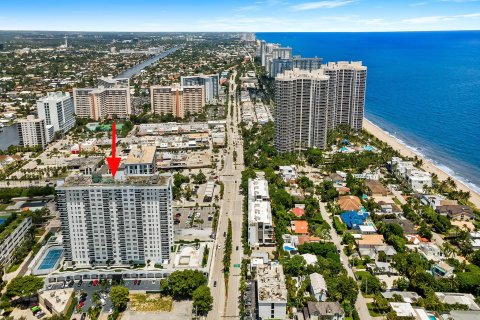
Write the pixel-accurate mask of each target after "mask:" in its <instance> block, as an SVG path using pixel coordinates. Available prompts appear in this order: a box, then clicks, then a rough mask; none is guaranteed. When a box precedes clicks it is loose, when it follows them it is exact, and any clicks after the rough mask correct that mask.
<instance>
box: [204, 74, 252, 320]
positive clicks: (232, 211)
mask: <svg viewBox="0 0 480 320" xmlns="http://www.w3.org/2000/svg"><path fill="white" fill-rule="evenodd" d="M235 76H236V72H235V73H233V75H232V76H231V78H230V82H229V85H230V93H229V94H230V95H231V96H233V99H229V104H228V110H227V124H226V132H227V137H228V144H227V146H225V150H226V152H225V157H224V167H223V170H222V171H221V172H220V180H221V181H222V182H223V184H224V187H225V189H224V195H223V200H222V203H221V210H220V216H219V219H218V228H217V233H216V242H215V244H216V245H215V248H214V250H213V259H212V265H211V267H210V275H209V286H210V289H211V291H212V296H213V306H212V310H211V311H210V312H209V314H208V317H207V318H208V319H212V320H214V319H215V320H217V319H221V318H224V317H226V318H239V316H240V315H239V308H238V306H239V300H238V299H239V297H240V268H238V267H234V265H240V264H241V262H242V258H243V246H242V221H243V211H242V203H243V195H240V193H239V191H240V190H239V187H240V180H241V173H242V171H243V168H244V167H243V143H242V141H241V133H240V132H239V123H238V121H237V118H238V117H237V112H238V106H237V92H236V89H237V87H236V84H235ZM234 151H236V153H237V157H236V161H235V160H234V156H233V154H234ZM228 220H230V221H231V222H232V255H231V264H230V274H229V277H228V285H227V283H225V278H224V273H223V256H224V252H225V237H224V234H226V233H227V229H228Z"/></svg>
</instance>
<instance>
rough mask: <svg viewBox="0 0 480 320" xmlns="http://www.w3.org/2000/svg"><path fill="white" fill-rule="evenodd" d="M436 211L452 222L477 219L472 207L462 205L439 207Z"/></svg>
mask: <svg viewBox="0 0 480 320" xmlns="http://www.w3.org/2000/svg"><path fill="white" fill-rule="evenodd" d="M436 211H437V212H438V214H440V215H442V216H446V217H448V218H449V219H450V220H456V221H469V220H472V219H474V218H475V216H474V214H473V210H472V208H471V207H469V206H464V205H460V204H455V205H445V206H439V207H437V209H436Z"/></svg>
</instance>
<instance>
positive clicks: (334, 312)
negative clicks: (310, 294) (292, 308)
mask: <svg viewBox="0 0 480 320" xmlns="http://www.w3.org/2000/svg"><path fill="white" fill-rule="evenodd" d="M303 317H304V319H305V320H343V319H344V317H345V311H344V310H343V308H342V306H341V305H340V303H339V302H311V301H309V302H307V306H306V307H305V308H303Z"/></svg>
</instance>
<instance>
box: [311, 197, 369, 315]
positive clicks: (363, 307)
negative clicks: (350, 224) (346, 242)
mask: <svg viewBox="0 0 480 320" xmlns="http://www.w3.org/2000/svg"><path fill="white" fill-rule="evenodd" d="M317 198H318V197H317ZM318 201H320V212H321V214H322V218H323V219H324V220H325V221H327V222H328V224H329V225H330V236H331V238H332V242H333V243H334V244H335V246H336V247H337V249H339V251H340V260H341V261H342V264H343V267H344V268H345V269H346V270H347V274H348V275H349V276H350V277H352V278H353V279H356V278H355V275H354V273H353V270H352V268H351V267H350V266H349V263H348V257H347V256H346V255H345V253H344V252H343V246H342V244H341V242H342V239H341V238H340V237H339V236H338V234H337V232H336V231H335V229H334V228H333V222H332V219H331V218H330V215H329V214H328V212H327V210H326V209H325V203H323V202H321V200H320V199H319V198H318ZM355 309H357V312H358V315H359V316H360V319H362V320H371V319H372V317H371V316H370V313H369V312H368V308H367V302H366V301H365V298H364V297H363V296H362V294H361V292H360V291H359V292H358V296H357V302H355Z"/></svg>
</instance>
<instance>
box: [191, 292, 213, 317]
mask: <svg viewBox="0 0 480 320" xmlns="http://www.w3.org/2000/svg"><path fill="white" fill-rule="evenodd" d="M192 299H193V307H194V308H196V310H197V313H198V314H206V313H207V312H208V311H210V309H211V308H212V303H213V297H212V294H211V293H210V288H209V287H207V286H206V285H201V286H200V287H198V288H197V289H195V291H193V293H192Z"/></svg>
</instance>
